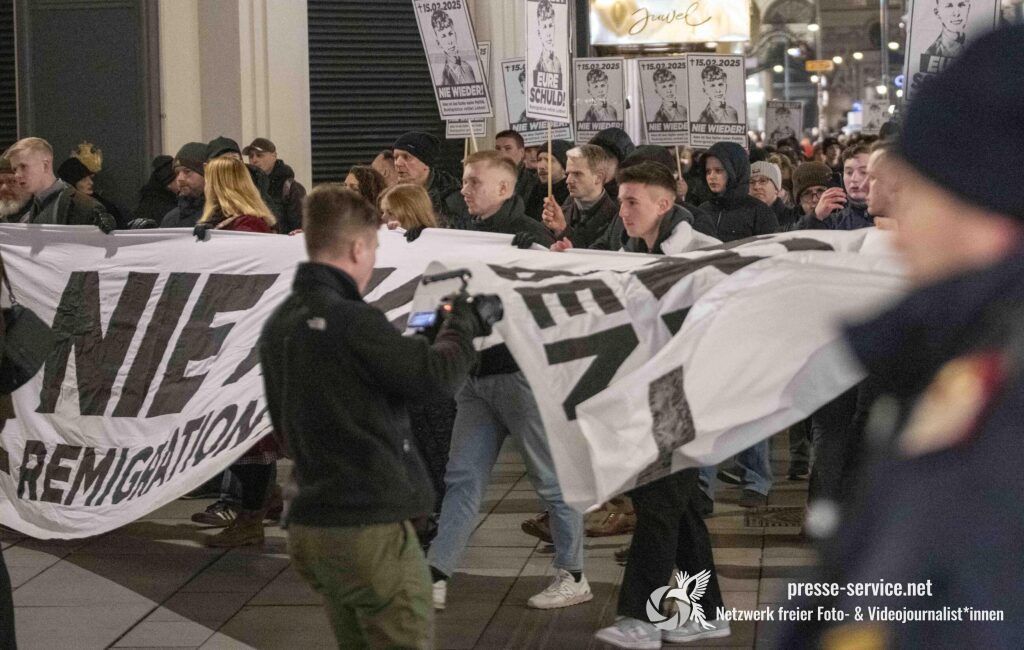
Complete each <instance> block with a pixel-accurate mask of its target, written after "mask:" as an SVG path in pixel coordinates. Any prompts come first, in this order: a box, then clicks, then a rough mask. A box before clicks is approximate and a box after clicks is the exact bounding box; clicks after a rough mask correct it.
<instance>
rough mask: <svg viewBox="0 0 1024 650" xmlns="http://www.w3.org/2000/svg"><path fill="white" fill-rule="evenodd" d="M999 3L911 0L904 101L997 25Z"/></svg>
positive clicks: (993, 0) (908, 13)
mask: <svg viewBox="0 0 1024 650" xmlns="http://www.w3.org/2000/svg"><path fill="white" fill-rule="evenodd" d="M999 7H1000V2H999V0H954V1H953V2H947V1H944V0H912V1H911V4H910V8H909V10H908V11H907V15H908V16H909V17H910V19H909V21H908V23H907V49H906V53H907V55H906V70H905V79H906V80H907V81H906V83H907V96H906V100H907V101H910V100H912V99H913V98H914V94H915V93H917V91H918V90H920V89H921V86H922V85H924V84H926V83H928V80H929V79H931V78H932V77H934V76H935V75H936V74H938V73H940V72H942V71H943V70H944V69H945V68H946V66H948V65H949V64H950V63H952V62H953V60H954V59H955V58H956V57H958V56H959V55H960V53H961V52H963V50H964V48H966V47H967V46H968V45H970V44H971V42H973V41H974V39H976V38H977V37H978V36H980V35H981V34H984V33H985V32H987V31H989V30H992V29H995V28H996V26H997V25H998V24H999Z"/></svg>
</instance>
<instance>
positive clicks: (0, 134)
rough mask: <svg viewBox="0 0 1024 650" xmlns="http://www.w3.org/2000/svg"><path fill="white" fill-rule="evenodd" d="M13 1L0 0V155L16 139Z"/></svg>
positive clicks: (16, 114) (16, 105)
mask: <svg viewBox="0 0 1024 650" xmlns="http://www.w3.org/2000/svg"><path fill="white" fill-rule="evenodd" d="M15 70H16V66H15V60H14V0H0V153H2V152H3V151H4V150H5V149H7V147H9V146H10V145H12V144H14V141H15V140H17V139H18V94H17V90H16V87H17V76H16V73H15Z"/></svg>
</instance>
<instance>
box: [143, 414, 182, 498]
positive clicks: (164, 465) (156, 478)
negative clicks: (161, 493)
mask: <svg viewBox="0 0 1024 650" xmlns="http://www.w3.org/2000/svg"><path fill="white" fill-rule="evenodd" d="M166 444H167V448H166V450H165V451H164V453H163V454H162V455H161V456H160V460H159V461H158V462H157V464H156V471H155V472H153V478H152V479H150V480H149V481H148V482H147V483H146V487H145V489H143V490H141V491H140V492H139V494H140V495H143V494H146V493H147V492H149V490H150V488H152V487H153V486H154V485H163V484H164V480H165V479H166V478H167V469H168V468H169V467H170V465H171V458H173V457H174V451H175V449H176V448H177V446H178V430H177V429H175V430H174V433H173V434H172V435H171V440H170V442H168V443H166Z"/></svg>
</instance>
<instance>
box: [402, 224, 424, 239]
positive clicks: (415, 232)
mask: <svg viewBox="0 0 1024 650" xmlns="http://www.w3.org/2000/svg"><path fill="white" fill-rule="evenodd" d="M426 229H427V227H426V226H415V227H413V228H410V229H408V230H406V231H405V241H407V242H414V241H416V240H417V239H419V237H420V235H422V234H423V231H424V230H426Z"/></svg>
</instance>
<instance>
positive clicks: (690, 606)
mask: <svg viewBox="0 0 1024 650" xmlns="http://www.w3.org/2000/svg"><path fill="white" fill-rule="evenodd" d="M710 580H711V571H710V570H709V569H705V570H704V571H701V572H700V573H698V574H697V575H694V576H689V575H687V574H686V573H685V572H682V571H677V572H676V574H675V583H676V584H675V586H674V587H673V586H667V587H658V588H657V589H655V590H654V591H653V592H652V593H651V597H650V598H648V599H647V620H649V621H650V622H651V623H653V624H654V627H656V628H658V629H659V630H675V629H677V628H679V627H681V626H682V625H684V624H686V623H688V622H689V621H694V622H696V623H697V624H698V625H699V626H700V627H702V628H703V629H705V630H710V629H713V627H712V626H711V625H708V622H707V619H706V618H705V616H704V608H703V607H701V605H700V603H699V602H697V601H699V600H700V599H701V597H702V596H703V595H704V592H705V591H707V588H708V582H709V581H710ZM668 600H674V601H676V611H675V613H674V614H672V615H670V616H666V615H664V614H662V606H663V605H664V604H665V601H668Z"/></svg>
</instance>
